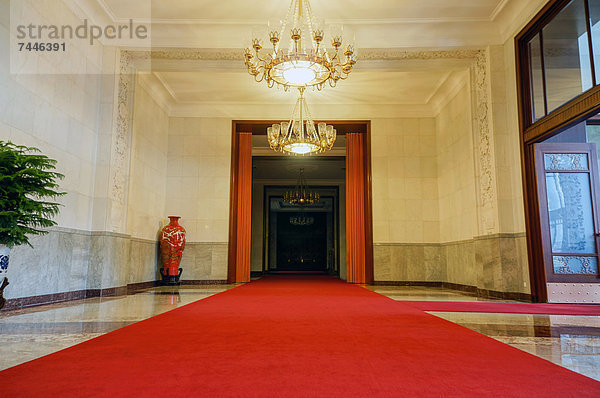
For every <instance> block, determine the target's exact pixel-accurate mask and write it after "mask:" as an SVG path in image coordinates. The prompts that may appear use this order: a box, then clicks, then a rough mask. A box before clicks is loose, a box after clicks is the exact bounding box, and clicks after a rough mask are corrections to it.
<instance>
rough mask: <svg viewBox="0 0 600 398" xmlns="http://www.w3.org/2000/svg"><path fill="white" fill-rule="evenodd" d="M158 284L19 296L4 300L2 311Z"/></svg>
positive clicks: (123, 293)
mask: <svg viewBox="0 0 600 398" xmlns="http://www.w3.org/2000/svg"><path fill="white" fill-rule="evenodd" d="M155 286H158V282H157V281H150V282H140V283H132V284H129V285H127V286H118V287H110V288H106V289H87V290H76V291H73V292H64V293H53V294H43V295H40V296H29V297H20V298H16V299H8V300H6V305H5V306H4V308H3V309H2V311H11V310H18V309H21V308H26V307H35V306H39V305H46V304H54V303H62V302H65V301H74V300H83V299H86V298H93V297H117V296H126V295H128V294H134V293H136V292H138V291H139V290H142V289H148V288H152V287H155Z"/></svg>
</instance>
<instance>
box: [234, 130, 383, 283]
mask: <svg viewBox="0 0 600 398" xmlns="http://www.w3.org/2000/svg"><path fill="white" fill-rule="evenodd" d="M316 122H319V121H316ZM324 122H325V121H324ZM274 123H278V121H264V120H263V121H233V132H232V145H231V152H232V157H231V185H230V186H231V191H230V215H229V244H228V246H229V250H228V258H227V263H228V271H227V280H228V281H229V282H230V283H243V282H249V281H250V277H251V275H252V274H253V273H255V272H264V269H263V267H264V265H265V263H264V262H262V266H261V270H260V271H259V270H258V269H256V268H255V267H257V262H256V259H257V253H258V258H259V260H260V258H263V257H264V253H265V251H264V250H261V251H258V252H257V245H256V244H252V242H253V241H254V239H255V238H256V235H257V234H261V233H263V232H261V231H264V228H255V226H254V222H256V220H257V217H255V216H254V214H255V212H256V209H255V206H257V201H256V200H255V197H254V196H255V195H256V192H257V190H256V189H254V187H253V185H254V181H255V178H254V176H253V165H252V163H253V157H254V156H260V155H265V156H271V157H272V156H281V155H280V154H278V153H276V152H274V151H272V150H270V149H269V147H268V143H267V140H266V136H265V135H266V129H267V128H268V127H270V126H272V125H273V124H274ZM327 123H328V124H332V125H333V126H334V128H335V129H336V130H337V135H338V141H341V139H342V138H343V139H344V141H345V145H344V147H342V148H338V150H337V152H338V154H341V155H342V156H344V157H345V165H346V167H345V173H344V185H345V189H344V190H343V191H342V190H340V195H341V194H342V192H343V195H344V198H345V210H342V209H340V215H341V216H340V222H342V221H343V222H344V223H345V226H346V239H344V238H343V237H340V251H339V276H340V278H341V279H343V280H346V281H347V282H349V283H360V284H364V283H366V284H369V283H372V282H373V208H372V202H373V200H372V187H371V185H372V179H371V139H370V131H371V123H370V121H361V120H352V121H338V122H330V121H327ZM255 139H260V140H261V141H262V142H263V144H262V145H263V149H262V150H264V152H263V153H262V154H258V153H257V151H256V149H257V148H255V146H254V141H255ZM334 150H335V148H334ZM332 153H333V154H334V156H335V153H334V151H328V152H327V155H328V156H331V155H332ZM328 156H321V155H318V156H309V157H302V156H300V157H295V159H297V160H298V159H300V160H308V159H323V158H327V157H328ZM338 156H339V155H338ZM286 158H288V159H294V157H286ZM258 205H259V206H260V204H258ZM262 241H263V242H265V241H266V240H265V239H262ZM343 245H345V247H342V246H343ZM261 252H262V254H263V255H262V256H261Z"/></svg>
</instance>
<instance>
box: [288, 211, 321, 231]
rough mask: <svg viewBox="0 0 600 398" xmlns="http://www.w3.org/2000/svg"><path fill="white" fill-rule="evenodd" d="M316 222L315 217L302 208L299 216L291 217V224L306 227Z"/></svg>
mask: <svg viewBox="0 0 600 398" xmlns="http://www.w3.org/2000/svg"><path fill="white" fill-rule="evenodd" d="M314 223H315V219H314V217H308V216H307V215H306V214H305V213H304V209H303V208H302V209H301V210H300V213H299V214H298V215H297V216H291V217H290V224H292V225H295V226H297V227H306V226H309V225H313V224H314Z"/></svg>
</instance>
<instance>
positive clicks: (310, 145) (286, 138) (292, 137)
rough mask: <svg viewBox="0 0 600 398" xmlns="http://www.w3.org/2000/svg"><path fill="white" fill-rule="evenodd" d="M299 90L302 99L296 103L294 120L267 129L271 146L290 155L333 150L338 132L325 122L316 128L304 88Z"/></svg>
mask: <svg viewBox="0 0 600 398" xmlns="http://www.w3.org/2000/svg"><path fill="white" fill-rule="evenodd" d="M298 90H299V91H300V98H298V100H297V101H296V106H295V107H294V111H293V113H292V118H291V119H290V120H289V121H287V122H281V123H276V124H274V125H273V126H271V127H268V128H267V139H268V141H269V146H270V147H271V149H273V150H274V151H279V152H283V153H286V154H288V155H308V154H312V153H320V152H324V151H329V150H331V148H333V144H334V143H335V139H336V136H337V132H336V130H335V129H334V128H333V126H331V125H327V124H326V123H323V122H321V123H319V124H318V125H317V127H315V122H314V121H313V119H312V117H311V115H310V112H309V110H308V104H307V103H306V99H305V98H304V88H303V87H302V88H299V89H298Z"/></svg>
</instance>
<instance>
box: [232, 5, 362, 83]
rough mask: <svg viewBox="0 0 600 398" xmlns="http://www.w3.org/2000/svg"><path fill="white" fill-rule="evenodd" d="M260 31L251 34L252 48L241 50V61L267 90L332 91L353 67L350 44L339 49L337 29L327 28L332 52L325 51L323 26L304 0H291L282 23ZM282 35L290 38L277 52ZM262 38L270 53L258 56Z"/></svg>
mask: <svg viewBox="0 0 600 398" xmlns="http://www.w3.org/2000/svg"><path fill="white" fill-rule="evenodd" d="M264 28H267V27H266V26H265V27H264ZM264 28H263V27H261V28H259V29H257V30H256V31H255V32H253V35H252V44H251V45H250V46H249V47H247V48H246V49H245V52H244V57H245V62H246V66H247V67H248V73H250V75H252V76H253V77H254V79H255V80H256V81H257V82H261V81H263V80H264V81H265V82H266V83H267V86H268V87H269V88H271V87H273V86H274V85H275V84H277V85H282V86H283V87H284V89H285V90H287V89H289V87H310V86H314V87H316V88H317V89H318V90H321V89H322V88H323V86H324V84H325V83H329V85H330V86H331V87H335V86H336V84H337V82H338V81H339V80H344V79H346V78H348V75H349V74H350V72H351V71H352V68H353V66H354V64H356V60H357V57H356V50H355V46H354V44H353V43H350V44H347V45H346V46H345V47H343V48H342V43H343V34H342V33H343V27H342V26H341V25H330V26H329V27H328V32H327V33H328V34H329V37H330V39H331V46H332V47H333V48H332V49H331V50H327V49H326V48H325V45H324V43H323V40H324V39H325V32H326V29H325V24H324V22H323V20H320V19H317V18H315V17H314V16H313V15H312V10H311V7H310V3H309V2H308V0H292V1H291V4H290V8H289V10H288V13H287V15H286V17H285V19H284V20H283V21H278V22H276V23H270V24H269V25H268V29H264ZM267 32H268V33H267ZM284 34H289V37H290V41H289V47H288V48H287V49H282V48H281V43H280V39H281V38H282V37H283V35H284ZM266 36H268V39H269V42H270V43H271V45H272V46H273V49H272V51H269V52H268V53H267V54H262V53H261V50H262V48H263V44H264V43H265V41H264V38H265V37H266Z"/></svg>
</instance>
